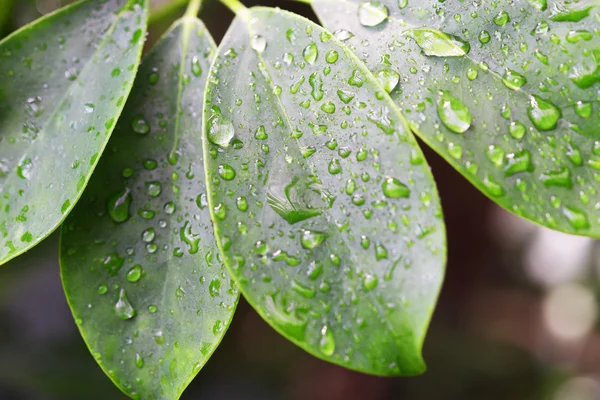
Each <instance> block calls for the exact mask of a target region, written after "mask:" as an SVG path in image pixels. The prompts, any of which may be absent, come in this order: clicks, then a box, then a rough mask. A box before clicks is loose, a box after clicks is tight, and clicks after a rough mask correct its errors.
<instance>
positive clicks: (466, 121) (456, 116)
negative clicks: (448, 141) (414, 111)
mask: <svg viewBox="0 0 600 400" xmlns="http://www.w3.org/2000/svg"><path fill="white" fill-rule="evenodd" d="M437 111H438V115H439V117H440V119H441V120H442V122H443V123H444V125H445V126H446V127H447V128H448V129H450V130H451V131H452V132H455V133H464V132H465V131H466V130H467V129H469V127H470V126H471V123H472V122H473V118H472V117H471V113H470V112H469V109H468V108H467V106H466V105H465V104H464V103H463V102H462V101H460V100H459V99H457V98H455V97H453V96H452V95H451V94H450V93H449V92H447V91H442V92H440V97H439V99H438V107H437Z"/></svg>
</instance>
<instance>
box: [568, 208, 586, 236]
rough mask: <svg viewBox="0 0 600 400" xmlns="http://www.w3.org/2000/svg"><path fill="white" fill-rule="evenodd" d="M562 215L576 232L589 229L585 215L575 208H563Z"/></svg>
mask: <svg viewBox="0 0 600 400" xmlns="http://www.w3.org/2000/svg"><path fill="white" fill-rule="evenodd" d="M563 215H564V216H565V217H566V218H567V221H568V222H569V224H570V225H571V226H572V227H573V228H574V229H575V230H576V231H580V230H584V229H589V228H590V222H589V221H588V218H587V216H586V215H585V213H584V212H583V211H581V210H579V209H577V208H575V207H568V206H567V207H564V208H563Z"/></svg>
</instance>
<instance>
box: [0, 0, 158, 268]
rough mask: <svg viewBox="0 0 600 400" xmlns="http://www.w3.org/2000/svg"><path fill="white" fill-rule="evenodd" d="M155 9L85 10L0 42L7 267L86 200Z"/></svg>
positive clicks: (2, 228)
mask: <svg viewBox="0 0 600 400" xmlns="http://www.w3.org/2000/svg"><path fill="white" fill-rule="evenodd" d="M145 3H146V2H145V1H143V0H129V1H126V0H108V1H94V0H90V1H83V2H79V3H76V4H74V5H72V6H69V7H67V8H64V9H62V10H59V11H58V12H57V13H54V14H51V15H49V16H47V17H44V18H42V19H41V20H39V21H37V22H35V23H33V24H31V25H28V26H26V27H25V28H23V29H21V30H19V31H17V32H16V33H14V34H12V35H11V36H9V37H8V38H6V39H5V40H4V41H2V42H0V264H2V263H4V262H6V261H8V260H9V259H11V258H14V257H16V256H18V255H19V254H21V253H22V252H24V251H26V250H27V249H29V248H31V247H32V246H34V245H35V244H37V243H38V242H39V241H40V240H42V239H44V238H45V237H46V236H47V235H49V234H50V233H51V232H52V231H53V230H54V229H56V227H57V226H58V225H59V224H60V222H61V221H62V220H63V219H64V217H65V216H66V215H67V214H68V213H69V211H70V210H71V209H72V207H73V206H74V205H75V203H76V202H77V199H78V198H79V196H80V195H81V193H82V192H83V189H84V188H85V186H86V184H87V181H88V179H89V177H90V175H91V173H92V171H93V169H94V167H95V166H96V163H97V161H98V158H99V157H100V155H101V153H102V150H103V149H104V146H105V145H106V142H107V141H108V138H109V136H110V134H111V132H112V130H113V127H114V124H115V122H116V120H117V119H118V117H119V114H120V113H121V111H122V108H123V106H124V103H125V100H126V99H127V96H128V94H129V91H130V89H131V85H132V83H133V78H134V76H135V73H136V71H137V67H138V64H139V59H140V55H141V50H142V46H143V44H144V35H145V31H146V7H147V5H146V4H145Z"/></svg>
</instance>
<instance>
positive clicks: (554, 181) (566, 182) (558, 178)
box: [540, 168, 573, 189]
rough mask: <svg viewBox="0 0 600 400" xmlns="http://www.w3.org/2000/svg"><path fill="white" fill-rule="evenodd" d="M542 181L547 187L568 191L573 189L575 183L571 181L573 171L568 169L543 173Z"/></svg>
mask: <svg viewBox="0 0 600 400" xmlns="http://www.w3.org/2000/svg"><path fill="white" fill-rule="evenodd" d="M540 180H541V181H542V183H543V184H544V186H546V187H552V186H558V187H564V188H568V189H571V188H572V187H573V182H572V181H571V171H570V170H569V169H567V168H562V169H560V170H557V171H549V172H545V173H542V174H541V175H540Z"/></svg>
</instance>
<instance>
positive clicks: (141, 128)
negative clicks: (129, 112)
mask: <svg viewBox="0 0 600 400" xmlns="http://www.w3.org/2000/svg"><path fill="white" fill-rule="evenodd" d="M131 129H133V131H134V132H135V133H138V134H140V135H147V134H148V132H150V125H149V124H148V122H146V120H145V119H144V117H143V116H141V115H140V116H137V117H135V118H134V119H133V121H131Z"/></svg>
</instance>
